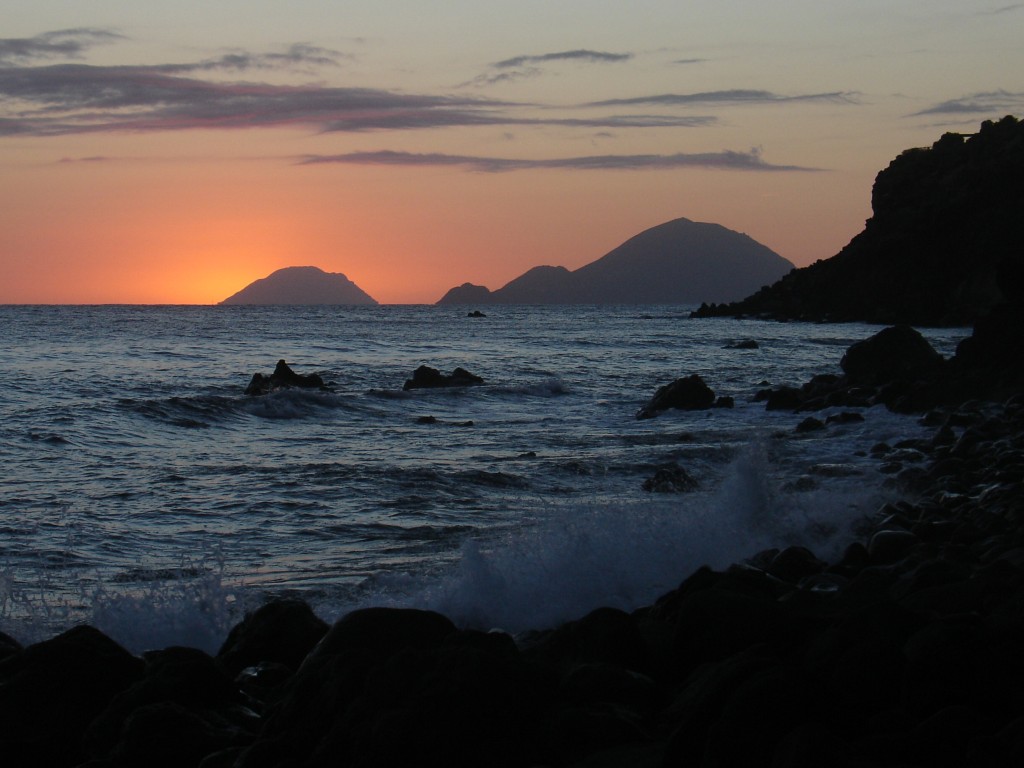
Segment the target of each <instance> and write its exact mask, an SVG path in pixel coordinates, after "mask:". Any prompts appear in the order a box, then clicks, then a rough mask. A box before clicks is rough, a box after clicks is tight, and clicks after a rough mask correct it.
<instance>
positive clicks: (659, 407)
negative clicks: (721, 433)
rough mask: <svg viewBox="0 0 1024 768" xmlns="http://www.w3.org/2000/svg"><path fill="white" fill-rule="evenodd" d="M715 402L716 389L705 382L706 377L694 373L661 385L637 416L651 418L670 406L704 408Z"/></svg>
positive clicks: (689, 409)
mask: <svg viewBox="0 0 1024 768" xmlns="http://www.w3.org/2000/svg"><path fill="white" fill-rule="evenodd" d="M714 402H715V393H714V391H713V390H712V389H711V388H710V387H709V386H708V385H707V384H705V383H704V379H702V378H701V377H700V376H699V375H697V374H693V375H691V376H687V377H685V378H681V379H676V380H675V381H673V382H672V383H671V384H666V385H665V386H663V387H659V388H658V390H657V391H656V392H655V393H654V397H652V398H651V399H650V400H649V401H648V403H647V405H645V406H644V407H643V408H641V409H640V411H639V412H638V413H637V415H636V417H637V418H638V419H650V418H653V417H654V416H657V415H658V414H659V413H661V412H662V411H665V410H668V409H669V408H677V409H679V410H682V411H696V410H703V409H705V408H710V407H711V406H712V405H713V404H714Z"/></svg>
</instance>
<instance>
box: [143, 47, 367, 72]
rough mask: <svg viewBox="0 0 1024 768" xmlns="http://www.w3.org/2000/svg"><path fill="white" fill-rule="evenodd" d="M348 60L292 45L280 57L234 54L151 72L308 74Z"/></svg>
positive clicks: (329, 51) (337, 54)
mask: <svg viewBox="0 0 1024 768" xmlns="http://www.w3.org/2000/svg"><path fill="white" fill-rule="evenodd" d="M348 58H351V56H349V55H347V54H343V53H342V52H341V51H335V50H332V49H330V48H320V47H318V46H315V45H309V44H308V43H295V44H293V45H291V46H289V47H288V48H287V49H286V50H285V51H284V52H283V53H250V52H247V51H236V52H232V53H225V54H224V55H222V56H218V57H216V58H213V59H204V60H203V61H198V62H192V63H185V64H161V65H158V66H156V67H154V68H153V69H155V70H158V71H160V72H164V73H165V74H185V73H191V72H210V71H214V70H234V71H242V70H248V69H298V70H303V71H308V70H309V69H311V68H314V67H337V66H339V63H340V62H339V60H340V59H348Z"/></svg>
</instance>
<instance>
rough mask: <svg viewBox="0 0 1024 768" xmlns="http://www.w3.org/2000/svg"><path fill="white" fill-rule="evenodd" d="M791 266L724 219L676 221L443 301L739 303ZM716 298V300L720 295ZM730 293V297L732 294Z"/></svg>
mask: <svg viewBox="0 0 1024 768" xmlns="http://www.w3.org/2000/svg"><path fill="white" fill-rule="evenodd" d="M792 269H793V264H792V263H791V262H789V261H787V260H786V259H784V258H782V257H781V256H779V255H778V254H777V253H775V252H774V251H772V250H771V249H770V248H768V247H767V246H764V245H762V244H760V243H758V242H757V241H756V240H754V239H753V238H750V237H748V236H747V235H744V234H741V233H740V232H734V231H732V230H730V229H727V228H725V227H723V226H721V225H720V224H710V223H704V222H696V221H691V220H690V219H687V218H682V217H680V218H678V219H673V220H672V221H668V222H665V223H664V224H659V225H657V226H654V227H651V228H650V229H646V230H644V231H643V232H641V233H639V234H638V235H634V236H633V237H631V238H630V239H629V240H627V241H626V242H624V243H622V245H620V246H619V247H618V248H615V249H614V250H612V251H610V252H609V253H607V254H605V255H604V256H602V257H601V258H600V259H598V260H597V261H594V262H591V263H590V264H587V265H586V266H583V267H580V268H579V269H577V270H574V271H569V270H568V269H566V268H565V267H550V266H545V267H534V268H532V269H530V270H528V271H527V272H525V273H524V274H522V275H520V276H519V277H517V278H516V279H515V280H512V281H511V282H510V283H508V284H506V285H505V286H504V287H502V288H499V289H498V290H496V291H493V292H492V291H487V289H486V288H483V287H482V286H473V289H474V290H473V292H472V293H470V292H469V291H467V290H465V286H463V287H462V288H461V289H452V290H451V291H449V292H448V293H447V294H445V296H444V298H442V299H441V300H440V301H439V302H438V303H439V304H460V303H474V304H484V303H489V304H699V303H700V302H702V301H734V300H736V299H738V298H741V297H743V296H746V295H748V294H749V293H751V292H752V291H755V290H757V289H758V288H760V287H762V286H764V285H767V284H769V283H773V282H775V281H776V280H778V279H779V278H780V277H782V276H783V275H785V274H786V273H787V272H789V271H790V270H792ZM715 297H718V298H715ZM726 297H731V298H726Z"/></svg>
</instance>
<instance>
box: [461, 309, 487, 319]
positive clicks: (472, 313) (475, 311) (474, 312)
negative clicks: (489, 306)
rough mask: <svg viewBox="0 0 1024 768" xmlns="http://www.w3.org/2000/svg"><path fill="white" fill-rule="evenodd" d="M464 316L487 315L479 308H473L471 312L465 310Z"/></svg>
mask: <svg viewBox="0 0 1024 768" xmlns="http://www.w3.org/2000/svg"><path fill="white" fill-rule="evenodd" d="M466 317H487V315H485V314H484V313H483V312H481V311H480V310H479V309H474V310H473V311H472V312H467V313H466Z"/></svg>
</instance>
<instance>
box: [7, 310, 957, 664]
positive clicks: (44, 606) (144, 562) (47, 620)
mask: <svg viewBox="0 0 1024 768" xmlns="http://www.w3.org/2000/svg"><path fill="white" fill-rule="evenodd" d="M485 311H486V314H487V317H484V318H469V317H467V316H466V309H465V308H462V309H460V308H453V307H433V306H408V307H403V306H382V307H357V308H339V307H313V308H281V307H277V308H275V307H217V306H202V307H195V306H185V307H138V306H100V307H61V306H39V307H33V306H8V307H0V327H2V328H3V338H4V353H5V358H6V362H5V364H4V366H3V369H2V372H0V383H2V390H0V391H2V393H3V394H2V397H0V630H2V631H5V632H7V633H9V634H11V635H13V636H14V637H16V638H18V639H19V640H21V641H22V642H31V641H35V640H38V639H42V638H44V637H48V636H50V635H52V634H54V633H56V632H58V631H60V630H62V629H64V628H66V627H69V626H71V625H73V624H75V623H78V622H83V621H86V622H90V623H92V624H94V625H96V626H98V627H99V628H101V629H102V630H104V631H105V632H107V633H108V634H110V635H111V636H113V637H114V638H115V639H117V640H118V641H120V642H122V643H123V644H124V645H126V646H127V647H129V648H130V649H132V650H136V651H141V650H144V649H146V648H151V647H161V646H166V645H170V644H186V645H195V646H198V647H202V648H205V649H207V650H211V651H215V650H216V648H217V646H218V645H219V643H220V642H221V641H222V640H223V638H224V636H225V635H226V632H227V630H228V629H229V628H230V626H231V625H232V624H233V623H235V622H236V621H238V620H239V619H240V618H241V616H242V615H243V614H244V612H245V611H246V610H247V609H251V608H253V607H255V606H257V605H259V604H260V603H261V602H263V601H265V600H267V599H269V598H271V597H274V596H297V597H302V598H304V599H306V600H307V601H308V602H309V603H310V604H311V605H313V606H314V609H315V610H316V611H317V612H318V614H320V615H321V616H322V617H323V618H325V619H326V620H328V621H332V620H334V619H335V618H337V617H338V616H340V615H342V614H343V613H344V612H345V611H347V610H350V609H352V608H355V607H360V606H365V605H404V606H417V607H429V608H434V609H437V610H441V611H443V612H444V613H446V614H447V615H449V616H451V617H452V618H453V619H454V620H456V621H457V622H458V623H461V624H463V625H466V626H474V627H481V628H484V629H489V628H493V627H500V628H502V629H505V630H507V631H511V632H517V631H521V630H525V629H530V628H543V627H546V626H551V625H554V624H556V623H558V622H560V621H565V620H567V619H571V618H575V617H579V616H581V615H583V614H585V613H586V612H587V611H589V610H591V609H592V608H595V607H597V606H600V605H613V606H617V607H621V608H624V609H630V608H634V607H637V606H639V605H643V604H647V603H649V602H651V601H652V600H654V599H656V598H657V597H658V595H660V594H662V593H663V592H665V591H667V590H668V589H671V588H673V587H675V586H676V585H677V584H678V583H679V582H680V581H681V580H682V579H683V578H685V577H686V576H687V575H689V573H691V572H692V571H693V570H694V569H695V568H697V567H699V566H700V565H703V564H710V565H713V566H718V567H721V566H724V565H726V564H728V563H730V562H734V561H737V560H740V559H742V558H744V557H747V556H750V555H752V554H754V553H755V552H757V551H758V550H760V549H764V548H766V547H770V546H786V545H788V544H804V545H807V546H810V547H811V548H812V549H814V550H815V551H817V552H818V553H819V554H820V555H822V556H833V555H835V554H836V553H837V552H838V551H839V550H841V548H842V547H843V546H845V544H846V543H847V542H848V541H849V539H850V537H851V536H852V535H853V531H854V530H855V529H856V526H857V524H858V523H859V522H861V521H863V519H864V518H865V516H867V515H871V514H872V513H873V512H875V510H877V509H878V507H879V506H880V505H881V504H882V503H883V502H884V501H885V500H886V499H888V498H890V497H891V495H892V494H893V491H892V490H891V489H890V488H889V487H887V485H886V483H885V480H886V476H885V475H883V474H882V473H881V472H880V471H879V467H878V462H877V460H875V459H872V458H871V457H870V455H869V450H870V448H871V446H872V445H874V444H875V443H877V442H880V441H888V442H894V441H898V440H900V439H903V438H910V437H915V436H920V435H923V434H925V433H924V430H923V428H922V427H920V426H919V425H918V424H917V421H916V419H914V418H913V417H907V416H899V415H895V414H891V413H889V412H887V411H885V410H884V409H883V408H871V409H865V410H863V411H862V412H863V415H864V416H865V421H864V422H863V423H857V424H849V425H842V426H837V425H831V426H830V427H829V428H828V429H827V430H824V431H821V432H814V433H809V434H798V433H796V432H794V427H795V425H796V424H797V423H798V422H799V421H800V419H801V418H803V416H802V415H794V414H792V413H780V412H766V411H765V410H764V407H763V404H761V403H754V402H752V398H753V396H754V394H755V393H756V392H757V391H758V390H759V389H762V388H764V387H765V386H766V385H767V384H766V383H768V384H771V385H780V384H800V383H803V382H804V381H806V380H807V379H809V378H810V377H811V376H812V375H814V374H817V373H829V372H836V373H838V372H839V360H840V358H841V357H842V354H843V352H844V350H845V349H846V347H848V346H849V345H850V344H852V343H853V342H855V341H859V340H861V339H863V338H867V337H868V336H870V335H871V334H872V333H875V332H877V330H879V329H878V328H877V327H872V326H867V325H859V324H844V325H811V324H802V323H770V322H760V321H736V320H728V319H715V320H690V319H689V318H688V314H689V308H686V307H534V306H531V307H514V306H510V307H504V306H503V307H490V308H485ZM922 332H924V333H925V335H926V336H927V337H928V338H929V339H930V340H931V341H932V343H933V345H934V346H935V347H936V348H937V349H938V350H939V351H940V352H942V353H943V354H945V355H947V356H948V355H950V354H952V352H953V350H954V348H955V345H956V343H957V342H958V341H959V340H960V339H961V338H963V337H964V336H965V335H967V330H966V329H922ZM744 339H754V340H756V341H757V342H758V344H759V348H758V349H752V350H746V349H733V348H729V347H730V345H731V344H733V343H734V342H737V341H740V340H744ZM281 358H283V359H285V360H287V361H288V363H289V364H290V365H291V366H292V367H293V369H294V370H295V371H296V372H298V373H312V372H316V373H318V374H320V375H321V376H322V377H323V378H324V379H325V380H326V381H327V382H328V388H327V391H308V390H304V391H300V390H289V391H280V392H275V393H273V394H270V395H267V396H264V397H249V396H246V395H245V394H244V390H245V387H246V385H247V384H248V382H249V379H250V377H251V376H252V374H253V373H254V372H257V371H259V372H263V373H269V372H271V371H272V370H273V368H274V365H275V363H276V361H277V360H278V359H281ZM421 364H427V365H430V366H432V367H435V368H438V369H440V370H442V371H446V372H448V371H451V370H452V369H453V368H455V367H456V366H461V367H463V368H466V369H468V370H469V371H471V372H473V373H475V374H477V375H479V376H482V377H483V378H484V379H485V384H484V385H482V386H478V387H472V388H466V389H448V390H418V391H412V392H404V391H403V390H402V384H403V382H404V381H405V379H406V378H408V377H410V376H411V374H412V371H413V370H414V369H415V368H416V367H417V366H419V365H421ZM693 373H697V374H700V375H701V376H702V377H703V378H704V380H705V381H706V382H707V383H708V384H709V385H710V386H711V387H712V388H713V389H714V390H715V391H716V393H717V394H720V395H731V396H732V397H734V398H735V402H736V406H735V408H732V409H713V410H709V411H699V412H679V411H669V412H666V413H664V414H662V415H661V416H660V417H658V418H655V419H650V420H643V421H639V420H637V419H636V418H635V414H636V412H637V410H638V409H639V408H640V407H641V406H642V405H643V404H644V403H645V402H646V401H647V400H648V399H649V398H650V397H651V395H652V394H653V393H654V391H655V390H656V389H657V387H659V386H661V385H663V384H667V383H669V382H671V381H672V380H674V379H675V378H678V377H680V376H685V375H689V374H693ZM828 413H830V412H829V411H826V412H825V414H824V415H828ZM664 466H676V467H681V468H684V469H685V470H686V471H687V472H688V473H689V474H690V475H691V476H693V477H694V478H695V479H696V480H697V482H698V486H697V488H696V490H694V491H691V492H687V493H651V492H648V491H645V490H644V489H643V483H644V480H646V479H647V478H650V477H652V476H653V474H654V473H655V472H656V471H657V469H658V468H660V467H664Z"/></svg>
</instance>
